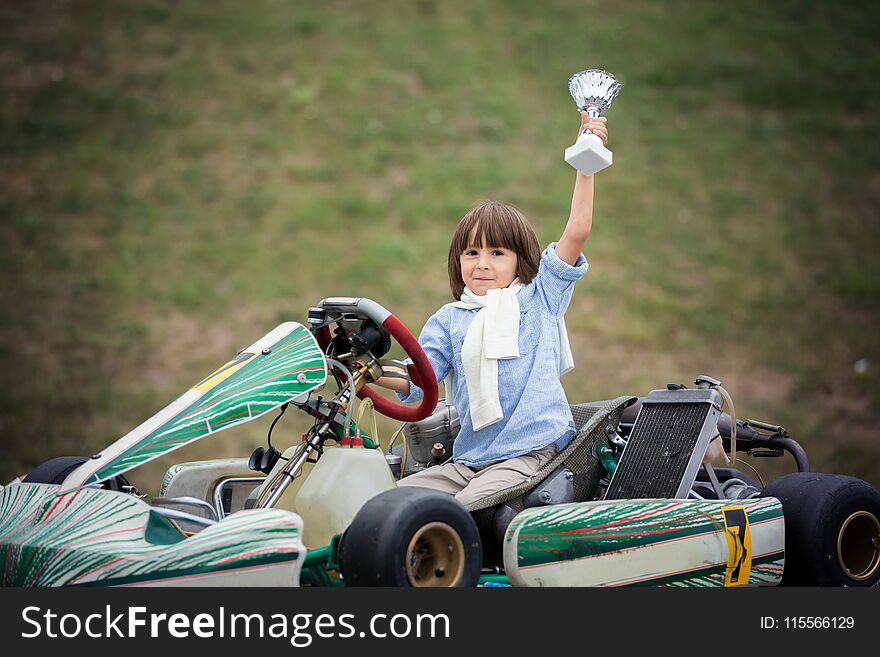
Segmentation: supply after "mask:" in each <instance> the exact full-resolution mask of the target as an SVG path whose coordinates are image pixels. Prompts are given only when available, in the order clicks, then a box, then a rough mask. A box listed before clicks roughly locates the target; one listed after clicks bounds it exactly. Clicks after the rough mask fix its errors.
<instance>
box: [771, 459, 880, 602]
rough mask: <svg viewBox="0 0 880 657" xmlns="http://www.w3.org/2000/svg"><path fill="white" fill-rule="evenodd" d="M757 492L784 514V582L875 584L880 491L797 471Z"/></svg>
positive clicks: (879, 559)
mask: <svg viewBox="0 0 880 657" xmlns="http://www.w3.org/2000/svg"><path fill="white" fill-rule="evenodd" d="M762 497H775V498H777V499H779V501H780V502H782V510H783V513H784V514H785V571H784V572H783V575H782V585H783V586H876V585H877V583H878V582H880V492H878V491H877V489H875V488H874V487H873V486H871V485H870V484H868V483H867V482H865V481H862V480H861V479H856V478H855V477H847V476H844V475H833V474H821V473H813V472H796V473H794V474H789V475H785V476H783V477H780V478H779V479H777V480H776V481H773V482H771V483H770V484H769V485H768V486H767V487H766V488H765V489H764V491H763V492H762Z"/></svg>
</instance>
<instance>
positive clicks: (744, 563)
mask: <svg viewBox="0 0 880 657" xmlns="http://www.w3.org/2000/svg"><path fill="white" fill-rule="evenodd" d="M721 512H722V513H723V514H724V529H725V533H726V534H727V548H728V550H727V554H728V556H727V572H726V573H725V577H724V586H740V585H742V584H748V583H749V575H750V574H751V571H752V535H751V532H750V531H749V517H748V515H747V514H746V510H745V508H743V507H741V506H725V507H722V509H721Z"/></svg>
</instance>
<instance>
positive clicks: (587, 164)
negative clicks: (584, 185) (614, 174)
mask: <svg viewBox="0 0 880 657" xmlns="http://www.w3.org/2000/svg"><path fill="white" fill-rule="evenodd" d="M622 86H623V85H622V84H620V82H618V81H617V78H615V77H614V76H613V75H611V73H609V72H608V71H602V70H600V69H597V68H591V69H588V70H586V71H581V72H580V73H575V74H574V75H572V76H571V77H570V78H569V79H568V91H569V93H571V97H572V98H574V102H575V103H577V106H578V110H579V111H581V112H586V113H587V114H588V115H589V117H590V118H595V117H597V116H599V115H600V114H601V113H602V112H604V111H605V110H607V109H608V108H609V107H611V101H612V100H614V97H615V96H617V94H618V93H620V89H621V87H622ZM565 161H566V162H568V163H569V164H570V165H571V166H573V167H574V168H575V169H577V170H578V171H580V172H581V173H582V174H584V175H585V176H592V175H593V174H594V173H596V172H598V171H601V170H602V169H604V168H605V167H607V166H611V161H612V154H611V151H609V150H608V149H607V148H606V147H605V145H604V144H603V143H602V140H601V139H600V138H599V137H597V136H596V135H594V134H593V133H591V132H590V131H589V130H588V129H587V128H584V130H583V132H581V134H580V135H579V136H578V139H577V141H576V142H575V143H574V144H572V145H571V146H569V147H568V148H566V149H565Z"/></svg>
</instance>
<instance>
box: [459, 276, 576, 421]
mask: <svg viewBox="0 0 880 657" xmlns="http://www.w3.org/2000/svg"><path fill="white" fill-rule="evenodd" d="M520 288H522V283H520V282H519V279H518V278H515V279H514V280H513V282H512V283H511V284H510V285H509V286H508V287H505V288H497V289H494V290H489V291H488V292H487V293H486V295H485V296H478V295H476V294H474V293H473V292H472V291H471V289H470V288H468V287H465V288H464V292H463V293H462V295H461V301H456V302H454V303H452V304H449V305H451V306H454V307H456V308H480V311H479V312H478V313H477V314H476V316H475V317H474V319H473V321H472V322H471V324H470V326H469V327H468V330H467V333H466V334H465V336H464V344H463V345H462V348H461V360H462V364H463V365H464V378H465V383H466V384H467V391H468V399H469V400H470V415H471V421H472V422H473V425H474V431H477V430H479V429H482V428H483V427H487V426H489V425H491V424H495V423H496V422H498V421H499V420H501V419H503V418H504V412H503V411H502V410H501V402H500V401H499V399H498V360H499V359H502V358H517V357H518V356H519V319H520V318H519V299H518V298H517V296H516V294H517V292H519V290H520ZM558 326H559V346H560V349H559V373H560V376H561V375H563V374H565V373H566V372H569V371H570V370H571V369H573V368H574V358H573V356H572V353H571V346H570V345H569V341H568V332H567V331H566V330H565V320H564V319H563V318H561V317H560V318H559V324H558ZM450 393H451V386H450V385H449V384H448V381H447V385H446V394H447V396H450Z"/></svg>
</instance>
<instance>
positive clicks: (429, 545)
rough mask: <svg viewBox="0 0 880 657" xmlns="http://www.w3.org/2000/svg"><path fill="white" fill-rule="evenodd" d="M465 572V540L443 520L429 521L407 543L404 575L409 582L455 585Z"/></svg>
mask: <svg viewBox="0 0 880 657" xmlns="http://www.w3.org/2000/svg"><path fill="white" fill-rule="evenodd" d="M463 572H464V544H463V543H462V542H461V537H459V535H458V532H456V531H455V530H454V529H453V528H452V527H450V526H449V525H447V524H446V523H445V522H431V523H428V524H427V525H424V526H423V527H420V528H419V529H418V531H416V533H415V534H414V535H413V537H412V539H411V540H410V542H409V546H408V547H407V565H406V575H407V578H408V579H409V583H410V584H411V585H412V586H440V587H442V586H456V585H457V584H458V582H459V581H460V580H461V577H462V574H463Z"/></svg>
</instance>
